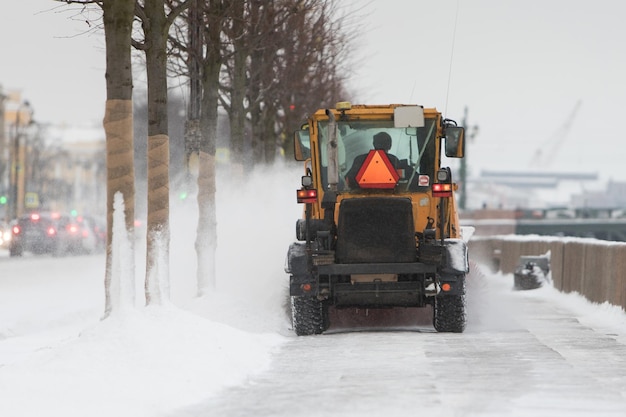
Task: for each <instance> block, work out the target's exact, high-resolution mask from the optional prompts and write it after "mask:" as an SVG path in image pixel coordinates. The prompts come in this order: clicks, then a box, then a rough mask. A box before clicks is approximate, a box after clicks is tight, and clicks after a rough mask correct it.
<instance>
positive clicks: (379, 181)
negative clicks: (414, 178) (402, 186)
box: [355, 149, 400, 188]
mask: <svg viewBox="0 0 626 417" xmlns="http://www.w3.org/2000/svg"><path fill="white" fill-rule="evenodd" d="M355 179H356V181H357V182H358V183H359V186H360V187H361V188H394V187H395V186H396V184H397V183H398V180H399V179H400V176H399V175H398V172H397V171H396V169H395V168H394V167H393V165H392V164H391V161H390V160H389V157H388V156H387V153H386V152H385V151H383V150H380V149H373V150H371V151H369V153H368V154H367V157H366V158H365V161H364V162H363V165H361V169H359V172H358V173H357V174H356V177H355Z"/></svg>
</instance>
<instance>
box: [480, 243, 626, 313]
mask: <svg viewBox="0 0 626 417" xmlns="http://www.w3.org/2000/svg"><path fill="white" fill-rule="evenodd" d="M548 251H549V252H550V267H551V273H552V280H553V282H554V287H555V288H557V289H558V290H560V291H563V292H577V293H579V294H581V295H583V296H584V297H586V298H587V299H588V300H590V301H592V302H595V303H604V302H608V303H610V304H613V305H616V306H621V307H622V308H623V309H625V310H626V243H623V242H609V241H603V240H597V239H584V238H559V237H544V236H536V235H530V236H522V235H502V236H474V237H472V238H471V239H470V241H469V253H470V258H471V259H472V260H474V261H475V262H478V263H480V264H483V265H486V266H488V267H490V268H492V270H493V271H494V272H495V271H500V272H502V273H504V274H508V273H513V271H515V268H516V267H517V264H518V262H519V257H520V256H523V255H530V256H536V255H544V254H546V253H547V252H548Z"/></svg>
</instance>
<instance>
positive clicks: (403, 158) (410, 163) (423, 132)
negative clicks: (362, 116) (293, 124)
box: [318, 119, 437, 190]
mask: <svg viewBox="0 0 626 417" xmlns="http://www.w3.org/2000/svg"><path fill="white" fill-rule="evenodd" d="M435 122H436V119H426V120H425V126H424V127H419V128H414V127H412V128H404V127H403V128H394V126H393V121H353V122H341V121H339V122H337V145H338V154H339V155H338V157H339V185H338V188H339V190H346V189H351V188H354V184H353V183H352V184H351V183H350V179H349V174H350V173H354V171H355V170H356V171H358V169H359V168H360V165H361V163H362V162H363V155H367V153H368V152H369V151H370V150H372V149H374V136H377V138H379V137H380V136H381V135H379V134H380V133H381V132H384V133H386V134H388V135H389V137H390V138H391V147H390V148H388V149H385V151H386V152H387V153H388V154H390V155H391V156H390V159H391V160H392V162H393V163H394V165H396V169H397V170H398V172H399V174H400V181H399V187H404V189H405V190H407V189H408V190H417V187H418V178H419V176H420V175H428V177H429V178H430V181H429V183H432V178H433V175H434V170H435V164H434V161H435V134H436V130H437V129H436V127H435ZM318 126H319V130H318V131H319V146H320V150H319V151H320V155H321V163H322V182H323V185H324V188H325V189H326V188H327V187H328V179H327V175H326V172H327V169H326V168H327V167H328V155H327V149H326V146H327V141H328V136H329V134H328V122H319V125H318ZM382 136H385V135H384V134H383V135H382ZM386 143H388V139H387V141H386ZM378 147H379V146H378ZM393 156H395V158H393ZM356 165H358V166H356Z"/></svg>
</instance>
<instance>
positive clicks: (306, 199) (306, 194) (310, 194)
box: [298, 188, 317, 203]
mask: <svg viewBox="0 0 626 417" xmlns="http://www.w3.org/2000/svg"><path fill="white" fill-rule="evenodd" d="M316 201H317V190H316V189H315V188H308V189H307V188H303V189H300V190H298V203H315V202H316Z"/></svg>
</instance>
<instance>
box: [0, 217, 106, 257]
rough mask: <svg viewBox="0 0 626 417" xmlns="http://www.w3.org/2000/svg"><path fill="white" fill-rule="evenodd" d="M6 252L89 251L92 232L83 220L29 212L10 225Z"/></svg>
mask: <svg viewBox="0 0 626 417" xmlns="http://www.w3.org/2000/svg"><path fill="white" fill-rule="evenodd" d="M11 231H12V235H11V243H10V245H9V255H10V256H21V255H22V254H23V253H24V252H30V253H33V254H35V255H41V254H52V255H55V256H62V255H77V254H85V253H91V252H93V251H95V249H96V236H95V234H94V232H93V231H92V230H91V228H90V227H89V226H87V225H85V224H84V223H83V222H81V221H79V220H77V219H75V218H72V217H71V216H68V215H63V214H59V213H39V212H37V213H30V214H27V215H24V216H22V217H20V218H19V219H18V220H17V222H16V223H15V224H14V225H13V227H12V230H11Z"/></svg>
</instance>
